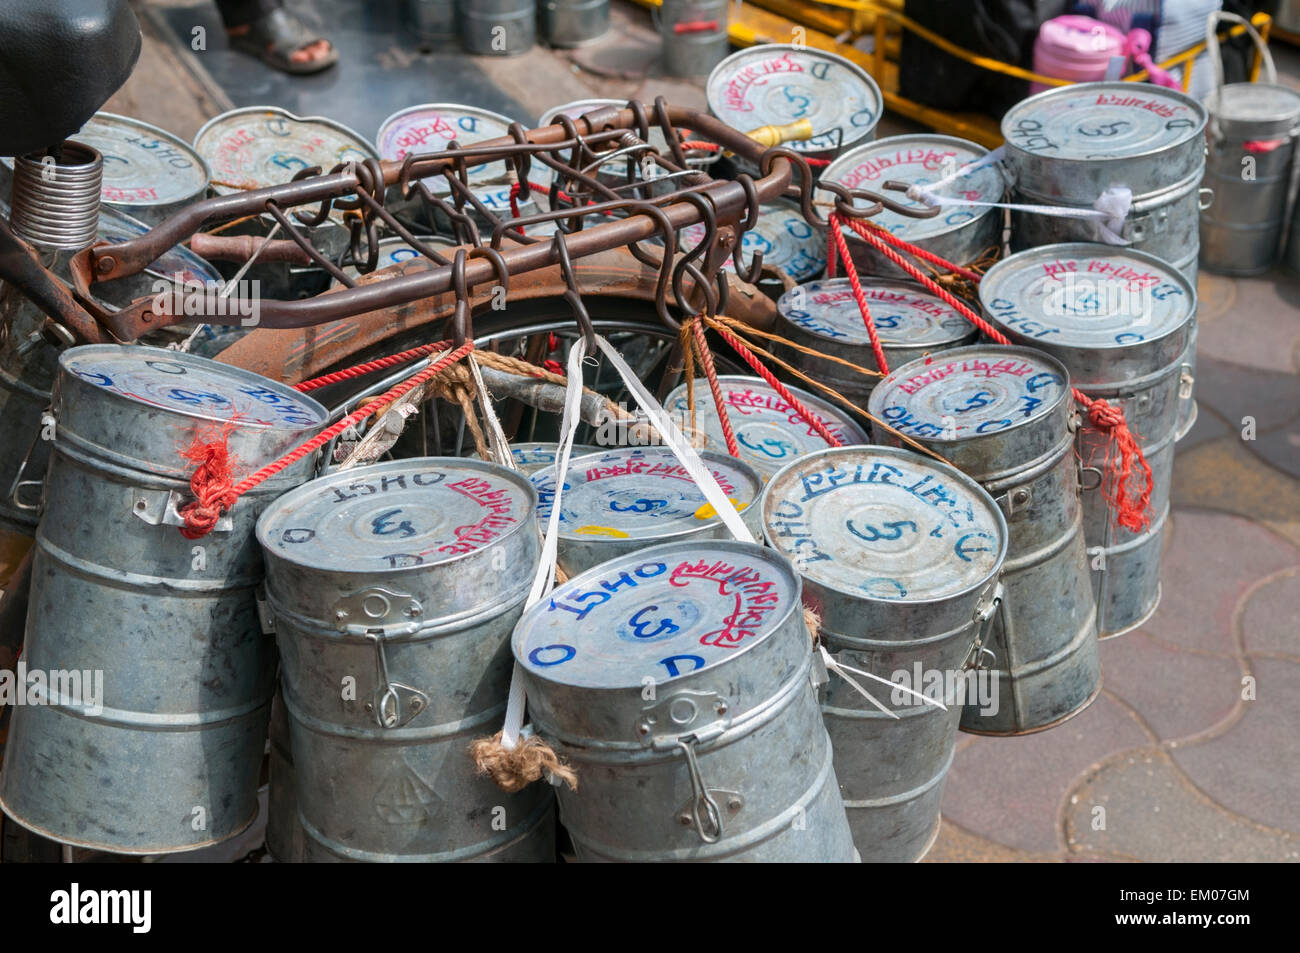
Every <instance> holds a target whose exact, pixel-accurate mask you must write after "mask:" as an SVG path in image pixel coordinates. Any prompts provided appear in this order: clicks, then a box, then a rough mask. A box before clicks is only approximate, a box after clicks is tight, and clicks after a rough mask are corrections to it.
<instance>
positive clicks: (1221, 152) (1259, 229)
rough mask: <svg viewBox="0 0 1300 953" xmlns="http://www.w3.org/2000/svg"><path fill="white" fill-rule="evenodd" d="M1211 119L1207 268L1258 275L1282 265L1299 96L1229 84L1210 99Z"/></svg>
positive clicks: (1204, 220) (1204, 229) (1204, 230)
mask: <svg viewBox="0 0 1300 953" xmlns="http://www.w3.org/2000/svg"><path fill="white" fill-rule="evenodd" d="M1205 107H1206V108H1207V109H1208V110H1209V111H1210V116H1211V118H1210V122H1209V127H1208V134H1207V136H1206V139H1207V142H1208V146H1209V152H1208V157H1207V158H1206V162H1205V185H1207V186H1209V187H1210V188H1212V189H1213V190H1214V197H1215V200H1214V204H1213V205H1211V206H1210V207H1209V208H1208V209H1206V210H1205V211H1203V212H1202V213H1201V267H1202V268H1205V269H1207V270H1208V271H1213V272H1218V273H1220V274H1226V275H1254V274H1258V273H1260V272H1262V271H1267V270H1268V269H1269V268H1270V267H1272V265H1273V262H1275V261H1276V260H1277V254H1278V250H1279V248H1280V247H1281V244H1282V236H1283V231H1284V229H1285V222H1284V218H1285V215H1286V200H1287V192H1288V191H1289V189H1290V187H1291V170H1292V168H1293V165H1294V159H1295V137H1296V131H1297V126H1300V93H1297V92H1296V91H1295V90H1293V89H1290V88H1288V87H1286V86H1272V85H1269V84H1267V83H1231V84H1229V85H1227V86H1221V87H1219V88H1218V89H1216V90H1214V91H1213V92H1211V93H1210V95H1209V96H1207V97H1206V100H1205Z"/></svg>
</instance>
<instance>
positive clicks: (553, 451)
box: [510, 443, 604, 475]
mask: <svg viewBox="0 0 1300 953" xmlns="http://www.w3.org/2000/svg"><path fill="white" fill-rule="evenodd" d="M559 449H560V445H559V444H558V443H516V444H514V445H513V446H512V447H511V448H510V456H511V457H513V458H514V461H515V468H516V469H517V470H518V471H519V472H520V473H523V474H524V475H530V474H533V473H536V472H537V471H538V470H545V469H546V468H547V467H549V466H550V465H551V464H553V463H554V462H555V458H556V456H557V455H558V454H559ZM602 452H604V451H602V450H601V448H600V447H586V446H583V445H582V444H574V446H573V452H572V454H571V455H570V456H569V459H570V460H572V459H573V458H574V457H585V456H587V455H588V454H591V453H602Z"/></svg>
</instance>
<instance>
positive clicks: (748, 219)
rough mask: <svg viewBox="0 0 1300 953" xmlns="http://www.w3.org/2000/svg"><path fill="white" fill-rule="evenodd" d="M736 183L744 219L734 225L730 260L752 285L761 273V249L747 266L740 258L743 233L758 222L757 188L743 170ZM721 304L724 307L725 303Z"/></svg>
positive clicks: (741, 278) (737, 271)
mask: <svg viewBox="0 0 1300 953" xmlns="http://www.w3.org/2000/svg"><path fill="white" fill-rule="evenodd" d="M736 183H737V184H738V185H739V186H740V187H741V188H742V189H743V190H744V192H745V220H744V221H743V222H740V223H738V224H737V225H736V244H735V246H734V247H733V248H732V249H731V260H732V261H733V262H735V265H736V275H737V276H738V277H739V278H740V280H741V281H744V282H747V283H749V284H751V285H754V284H758V281H759V279H760V278H761V277H762V275H763V252H762V249H760V250H758V251H756V252H754V257H753V259H751V260H750V263H749V267H748V268H746V267H745V266H744V265H742V264H741V263H740V260H741V254H742V248H743V246H744V243H745V233H746V232H748V231H749V230H750V229H752V228H753V227H754V226H755V225H757V224H758V188H757V187H756V186H755V185H754V180H753V178H752V177H751V176H750V175H749V174H748V173H745V172H742V173H740V174H739V175H737V176H736ZM722 306H723V307H725V305H722Z"/></svg>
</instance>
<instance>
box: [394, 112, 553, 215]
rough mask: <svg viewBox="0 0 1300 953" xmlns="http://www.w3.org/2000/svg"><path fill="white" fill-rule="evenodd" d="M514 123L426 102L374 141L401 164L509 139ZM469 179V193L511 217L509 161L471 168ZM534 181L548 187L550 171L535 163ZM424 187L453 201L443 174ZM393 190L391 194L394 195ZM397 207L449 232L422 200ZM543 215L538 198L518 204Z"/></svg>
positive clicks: (404, 114) (398, 202) (400, 117)
mask: <svg viewBox="0 0 1300 953" xmlns="http://www.w3.org/2000/svg"><path fill="white" fill-rule="evenodd" d="M512 121H513V120H511V119H509V118H508V117H506V116H502V115H501V114H500V113H494V112H491V111H489V110H487V109H479V108H478V107H477V106H461V105H458V104H456V103H425V104H423V105H419V106H409V107H407V108H406V109H399V110H398V111H397V112H395V113H393V114H392V115H391V116H389V117H388V118H387V119H385V120H384V121H383V122H382V123H380V125H379V132H378V133H376V135H375V142H376V144H377V145H378V147H379V154H380V155H381V156H383V157H384V158H385V159H394V160H397V161H400V160H402V159H405V158H406V156H407V155H408V154H409V153H415V154H417V155H419V154H421V153H426V152H441V151H443V150H445V149H446V148H447V146H448V145H449V144H450V143H451V142H452V141H453V140H455V141H456V142H457V143H458V144H459V145H461V146H472V145H475V144H476V143H480V142H483V141H485V140H488V139H500V138H503V137H508V136H509V135H510V132H509V127H510V123H511V122H512ZM466 179H467V180H468V182H469V185H470V191H471V192H473V194H474V197H475V198H477V199H478V200H479V201H480V202H482V203H483V205H484V206H486V207H487V208H488V210H489V211H491V212H493V213H495V214H497V215H499V216H501V217H502V218H509V217H510V186H511V183H510V181H509V180H508V178H507V166H506V163H505V162H483V163H480V164H479V165H472V166H469V167H468V169H467V170H466ZM529 179H530V181H531V182H535V183H536V184H538V185H546V186H549V185H550V182H551V173H550V170H549V169H548V168H547V167H546V166H543V165H542V164H541V163H536V162H535V163H533V166H532V171H531V172H530V173H529ZM423 181H424V184H425V185H427V186H428V188H429V191H431V192H432V193H433V194H434V195H437V196H439V197H441V198H444V199H446V200H448V201H450V200H451V186H449V185H448V184H447V180H446V178H444V177H443V176H440V175H435V176H430V177H429V178H427V179H424V180H423ZM391 191H392V190H390V192H391ZM388 204H392V205H393V206H394V208H396V209H397V210H399V211H401V212H403V213H405V214H406V215H407V216H408V217H414V219H415V220H417V221H420V222H423V223H424V224H427V225H428V226H430V227H431V228H433V229H435V230H443V231H445V230H446V229H447V223H446V222H445V221H441V220H439V219H436V218H429V217H428V215H427V213H426V212H425V211H423V209H424V206H423V203H421V202H419V200H418V199H412V200H410V201H402V200H400V199H399V198H398V197H397V196H395V195H393V196H391V201H390V202H389V203H388ZM467 210H468V211H469V212H470V213H471V214H474V215H475V217H476V218H482V216H478V215H477V213H475V212H474V210H473V208H472V207H468V206H467ZM538 211H540V208H539V207H538V205H537V202H536V199H535V198H532V197H530V198H528V199H526V200H524V201H521V202H520V203H519V212H520V214H521V215H530V214H535V213H536V212H538Z"/></svg>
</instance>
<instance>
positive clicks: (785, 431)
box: [664, 375, 868, 480]
mask: <svg viewBox="0 0 1300 953" xmlns="http://www.w3.org/2000/svg"><path fill="white" fill-rule="evenodd" d="M694 384H695V388H694V389H695V429H696V434H697V436H702V437H703V438H704V442H703V444H702V445H703V446H705V447H708V448H709V449H711V450H714V451H717V452H718V453H725V452H726V449H727V444H726V440H725V439H724V438H723V436H722V422H721V421H720V420H719V419H718V409H717V407H716V406H715V404H714V403H713V392H712V391H711V390H710V389H709V384H708V382H707V381H705V380H703V379H701V378H698V377H697V378H695V381H694ZM718 384H719V386H720V388H721V390H722V399H723V401H724V402H725V403H726V405H727V417H728V419H729V420H730V421H731V426H732V428H733V429H734V430H735V433H736V443H738V444H739V445H740V454H741V459H742V460H744V461H745V462H746V463H748V464H749V465H750V466H752V467H753V468H754V469H755V470H757V471H758V473H759V475H760V476H761V477H762V478H763V479H764V480H767V479H768V478H769V477H770V476H772V474H774V473H776V471H777V470H779V469H781V468H782V467H783V466H785V465H786V464H787V463H789V462H790V461H791V460H796V459H798V458H799V457H802V456H803V455H804V454H806V453H811V452H813V451H814V450H824V449H825V448H826V447H827V446H828V444H827V443H826V441H825V440H824V439H823V438H822V437H821V435H820V434H818V433H817V431H816V430H814V429H813V428H812V425H811V424H809V423H807V422H806V421H805V420H804V419H803V418H802V417H801V416H799V412H798V411H797V410H795V409H794V408H793V407H791V406H790V405H789V404H788V403H787V402H786V400H785V398H784V397H782V396H781V395H780V394H778V393H777V392H776V391H775V390H774V389H773V388H772V387H771V386H769V385H768V384H767V383H766V382H765V381H763V380H762V379H761V378H758V377H738V376H734V377H733V376H730V375H720V376H719V377H718ZM789 390H790V393H791V394H793V395H794V396H795V397H796V398H798V399H799V401H800V402H801V403H802V404H803V405H804V406H805V407H807V408H808V409H809V410H811V411H812V412H813V413H814V414H816V415H817V416H818V417H820V418H821V419H822V422H823V423H825V424H826V429H827V430H829V431H830V432H831V433H832V434H833V435H834V436H835V437H836V438H837V439H838V440H839V441H840V443H842V444H844V445H846V446H847V445H851V444H859V443H867V442H868V441H867V435H866V433H865V432H864V431H863V430H862V428H861V427H859V426H858V425H857V424H856V423H854V422H853V420H852V419H851V418H850V417H849V416H848V415H847V414H846V413H845V412H844V411H842V410H840V409H839V408H837V407H835V406H833V405H832V404H829V403H827V402H826V401H824V400H822V399H821V398H820V397H816V396H814V395H812V394H810V393H808V392H807V391H802V390H800V389H799V388H797V387H790V388H789ZM686 394H687V392H686V385H685V384H682V385H681V386H680V387H678V388H677V389H676V390H674V391H673V392H672V393H671V394H669V395H668V397H667V399H665V400H664V408H665V409H666V410H667V411H668V412H669V413H670V414H672V416H673V420H674V422H675V423H676V424H677V426H678V427H679V428H680V429H681V430H682V432H683V433H686V434H687V435H690V433H691V417H690V407H689V401H688V400H687V396H686Z"/></svg>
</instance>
